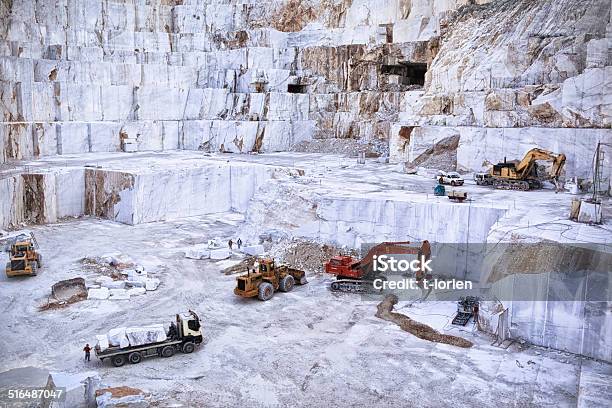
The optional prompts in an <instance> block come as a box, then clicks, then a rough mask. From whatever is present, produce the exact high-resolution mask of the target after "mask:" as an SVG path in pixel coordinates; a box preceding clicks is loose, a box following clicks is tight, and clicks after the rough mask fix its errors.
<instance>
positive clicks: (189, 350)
mask: <svg viewBox="0 0 612 408" xmlns="http://www.w3.org/2000/svg"><path fill="white" fill-rule="evenodd" d="M193 350H195V344H193V343H192V342H190V341H188V342H187V343H185V344H183V353H185V354H189V353H193Z"/></svg>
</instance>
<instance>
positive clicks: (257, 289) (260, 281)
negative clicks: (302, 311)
mask: <svg viewBox="0 0 612 408" xmlns="http://www.w3.org/2000/svg"><path fill="white" fill-rule="evenodd" d="M296 283H297V284H299V285H304V284H306V283H308V281H307V280H306V273H305V272H304V271H300V270H297V269H294V268H290V267H289V266H287V265H275V263H274V260H273V259H269V258H264V259H259V270H258V271H256V272H255V271H254V272H250V271H249V272H247V273H246V274H244V275H241V276H238V277H237V278H236V288H235V289H234V293H235V294H236V295H238V296H241V297H255V296H257V297H258V298H259V299H260V300H270V299H271V298H272V296H274V292H275V291H277V290H280V291H281V292H289V291H291V290H292V289H293V286H294V285H295V284H296Z"/></svg>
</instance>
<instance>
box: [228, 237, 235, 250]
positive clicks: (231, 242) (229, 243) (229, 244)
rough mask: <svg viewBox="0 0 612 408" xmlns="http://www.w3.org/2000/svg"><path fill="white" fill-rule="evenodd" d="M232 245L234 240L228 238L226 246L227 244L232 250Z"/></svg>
mask: <svg viewBox="0 0 612 408" xmlns="http://www.w3.org/2000/svg"><path fill="white" fill-rule="evenodd" d="M232 245H234V241H232V239H231V238H230V240H229V241H227V246H229V249H230V251H231V250H232Z"/></svg>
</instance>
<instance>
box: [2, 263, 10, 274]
mask: <svg viewBox="0 0 612 408" xmlns="http://www.w3.org/2000/svg"><path fill="white" fill-rule="evenodd" d="M10 270H11V263H10V262H7V263H6V267H5V268H4V272H8V271H10Z"/></svg>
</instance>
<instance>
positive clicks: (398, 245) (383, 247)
mask: <svg viewBox="0 0 612 408" xmlns="http://www.w3.org/2000/svg"><path fill="white" fill-rule="evenodd" d="M409 245H410V242H409V241H402V242H382V243H380V244H378V245H375V246H373V247H372V248H370V250H369V251H368V253H367V254H366V256H364V257H363V258H362V259H361V260H359V261H358V262H356V263H355V264H353V269H356V268H360V269H362V270H364V271H365V270H366V268H368V267H370V265H371V264H372V261H373V260H374V256H380V255H388V254H394V255H418V256H419V257H420V256H421V255H423V256H424V257H425V259H426V260H427V259H429V258H430V257H431V246H430V244H429V241H423V243H422V244H421V246H420V247H415V246H409Z"/></svg>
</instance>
